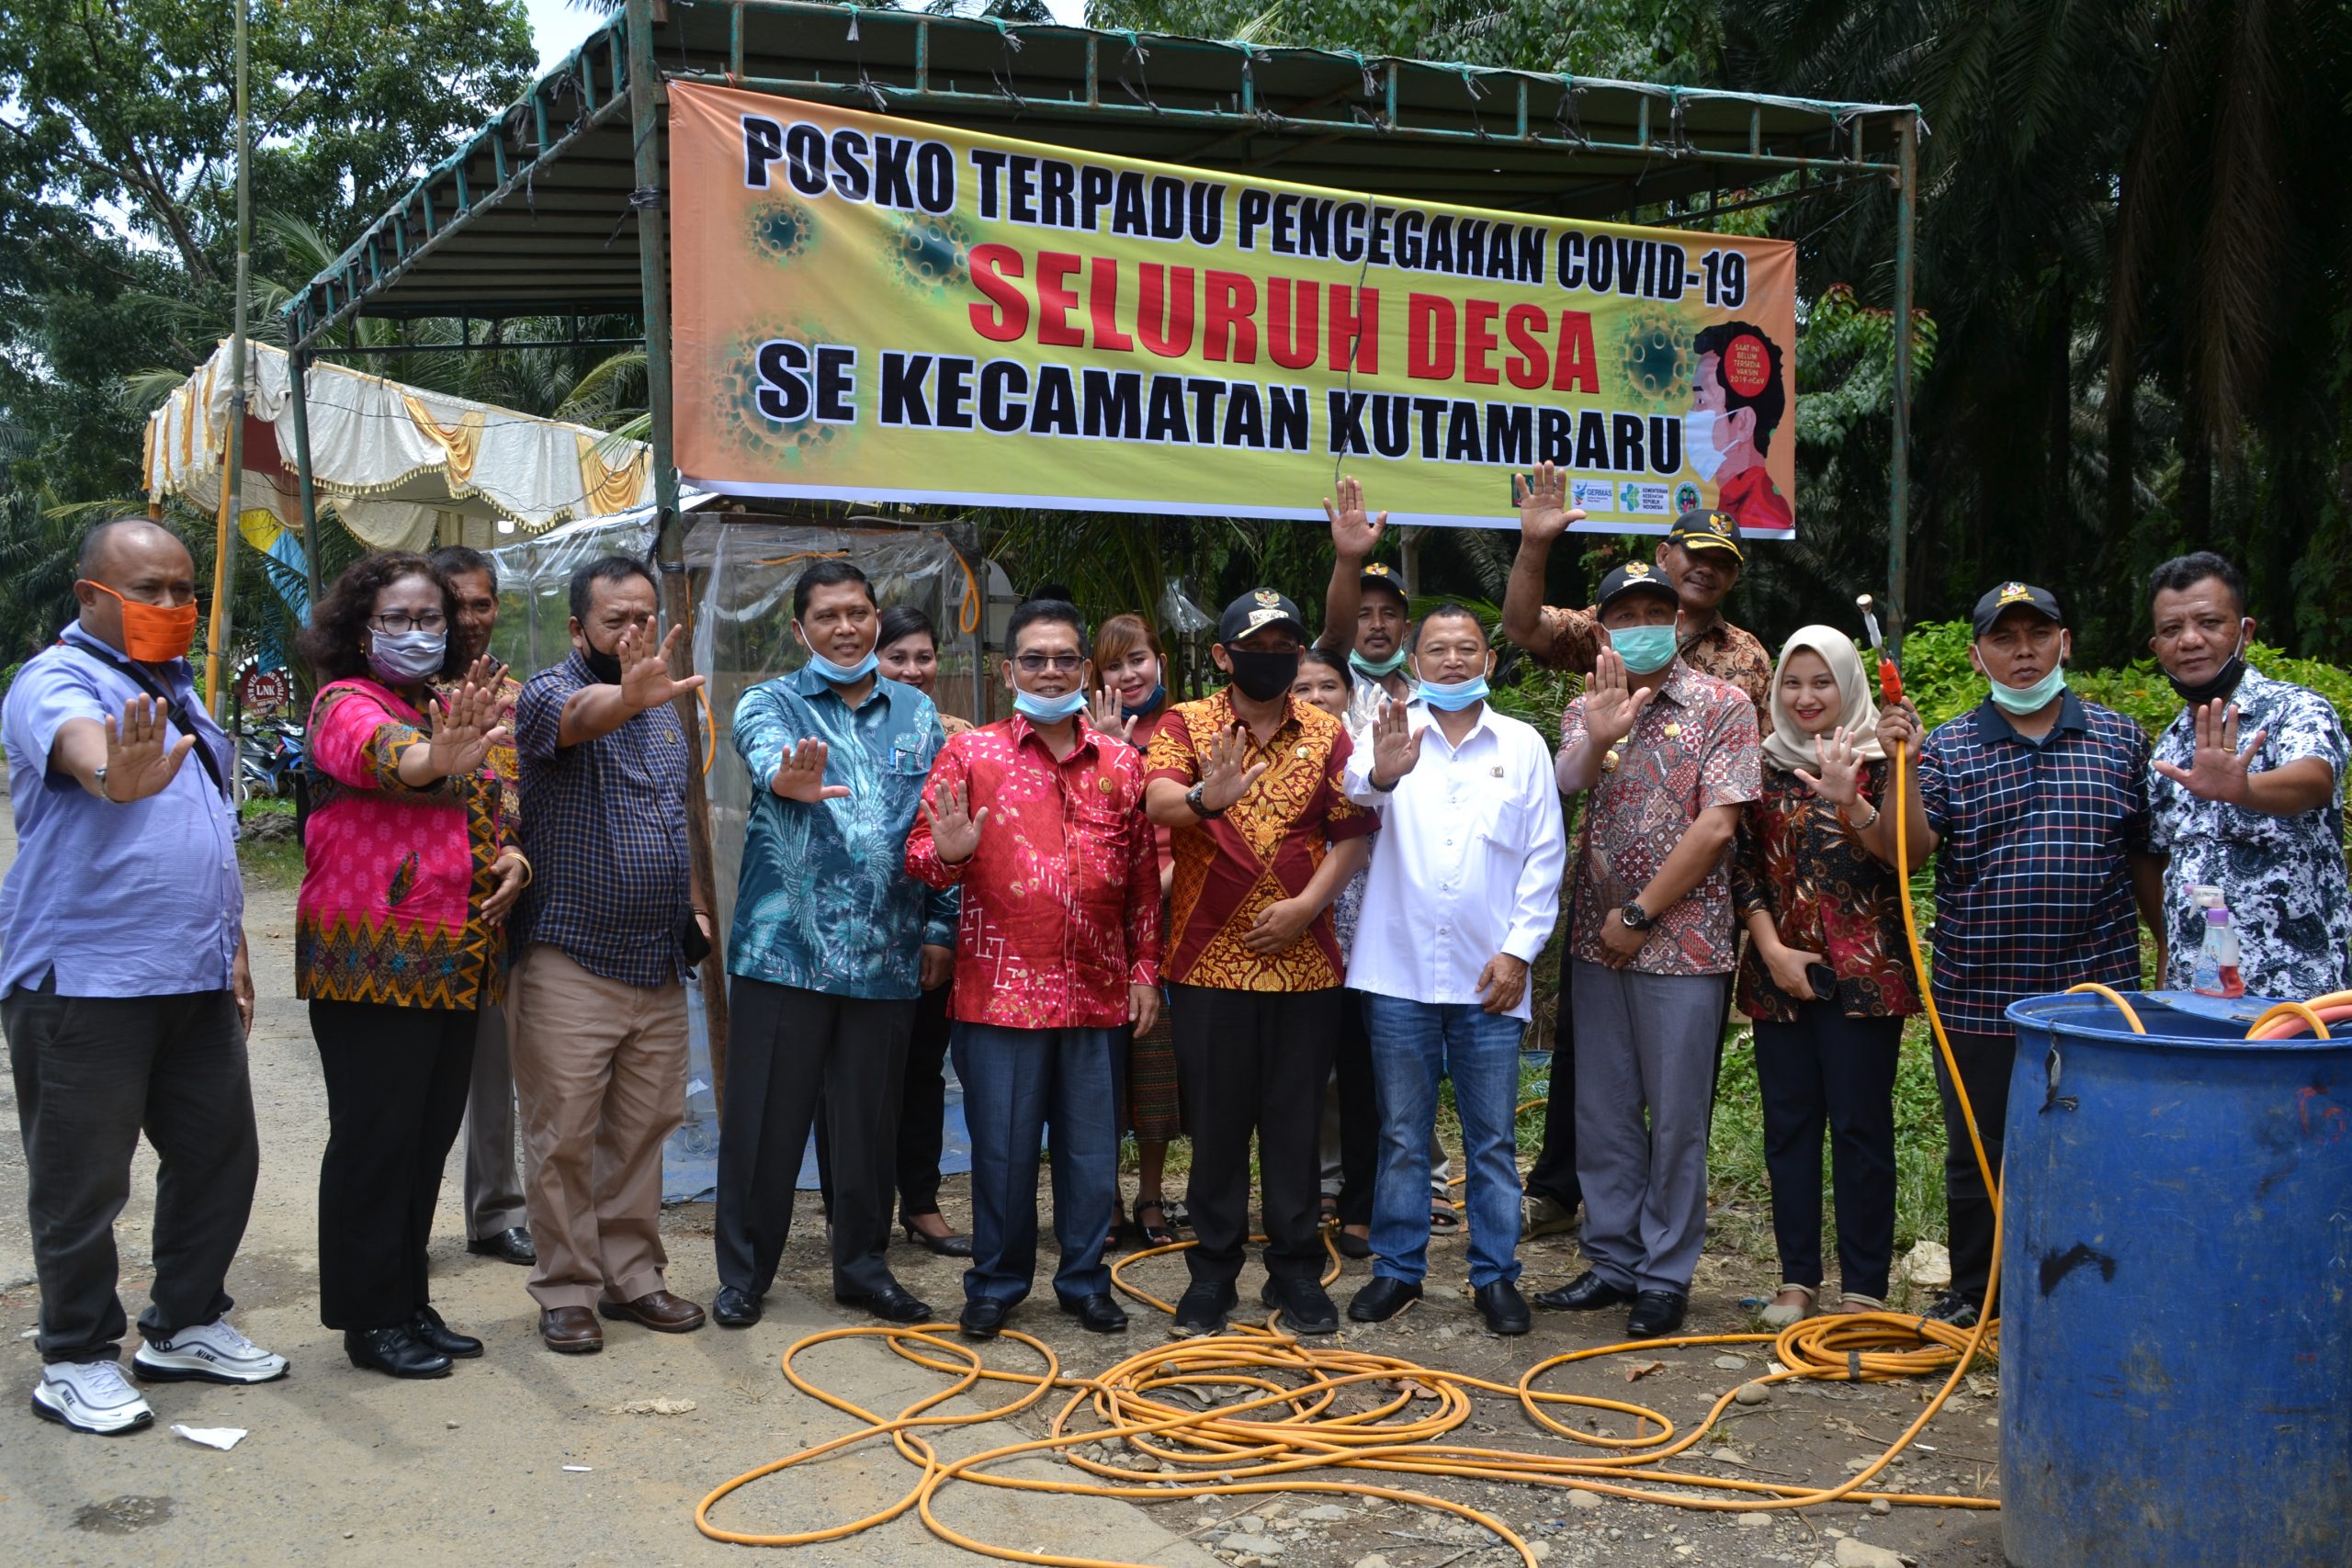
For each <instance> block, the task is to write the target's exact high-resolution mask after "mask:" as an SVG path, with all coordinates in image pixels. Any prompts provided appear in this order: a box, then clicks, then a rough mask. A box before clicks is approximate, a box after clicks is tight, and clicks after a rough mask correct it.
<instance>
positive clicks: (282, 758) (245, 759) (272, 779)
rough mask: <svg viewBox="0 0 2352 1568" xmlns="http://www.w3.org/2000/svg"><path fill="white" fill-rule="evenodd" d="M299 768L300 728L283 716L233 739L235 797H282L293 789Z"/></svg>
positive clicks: (300, 762) (291, 792)
mask: <svg viewBox="0 0 2352 1568" xmlns="http://www.w3.org/2000/svg"><path fill="white" fill-rule="evenodd" d="M301 771H302V728H301V726H300V725H298V724H291V723H288V722H286V721H284V720H274V721H271V722H267V723H263V724H257V725H254V726H253V727H252V728H248V729H247V730H246V731H245V733H244V734H243V737H241V738H240V739H239V740H238V742H237V798H238V799H239V800H241V801H243V800H252V799H254V798H255V797H257V796H262V795H267V796H269V797H271V798H272V799H282V798H284V797H286V796H288V795H292V794H293V793H294V784H295V778H296V776H297V775H298V774H300V773H301Z"/></svg>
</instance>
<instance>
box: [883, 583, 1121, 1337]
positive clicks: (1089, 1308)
mask: <svg viewBox="0 0 2352 1568" xmlns="http://www.w3.org/2000/svg"><path fill="white" fill-rule="evenodd" d="M1005 644H1006V646H1007V647H1008V648H1010V649H1012V656H1011V657H1010V658H1008V659H1007V660H1005V664H1004V680H1005V684H1006V685H1007V686H1008V687H1009V688H1011V690H1012V706H1013V715H1012V717H1011V718H1008V719H1005V720H1004V721H1002V722H1001V723H998V724H991V725H989V726H988V727H986V728H981V729H975V730H970V731H967V733H965V734H962V735H958V736H956V737H955V738H954V739H951V740H949V741H948V742H947V745H946V748H945V749H944V750H942V751H941V752H940V753H939V760H938V761H936V762H935V763H933V766H932V770H931V781H930V784H929V785H928V786H927V787H926V790H925V800H924V804H923V809H922V815H921V816H919V817H917V818H915V824H914V830H913V831H912V833H910V835H909V837H908V840H907V870H908V871H909V872H910V873H911V874H913V875H915V876H917V877H919V878H921V879H922V881H923V882H925V883H927V884H929V885H930V886H933V887H937V888H947V887H960V888H961V889H962V890H963V905H962V911H961V915H960V917H959V921H958V925H957V929H956V981H955V986H956V990H955V995H954V998H953V999H952V1000H951V1001H950V1003H949V1011H950V1014H951V1016H952V1017H953V1018H954V1019H955V1034H954V1045H953V1049H954V1051H955V1053H956V1077H957V1078H958V1079H960V1080H961V1081H962V1083H963V1085H964V1110H965V1113H966V1119H967V1121H968V1122H970V1124H971V1129H972V1267H971V1268H970V1269H967V1271H966V1272H965V1275H964V1312H963V1319H962V1325H963V1330H964V1332H965V1333H966V1334H967V1335H968V1336H970V1337H974V1338H977V1339H987V1338H993V1337H995V1336H996V1335H997V1334H998V1333H999V1332H1000V1331H1001V1329H1002V1328H1003V1326H1004V1321H1005V1319H1006V1317H1007V1316H1008V1315H1009V1314H1011V1313H1012V1309H1013V1307H1014V1306H1015V1305H1017V1304H1018V1303H1020V1302H1021V1301H1022V1299H1023V1297H1025V1296H1027V1295H1028V1293H1029V1288H1030V1285H1031V1284H1032V1282H1033V1281H1034V1280H1035V1272H1036V1263H1037V1145H1038V1142H1039V1140H1040V1138H1041V1137H1042V1136H1043V1135H1044V1134H1045V1129H1046V1124H1047V1123H1048V1122H1050V1123H1051V1124H1052V1126H1053V1161H1054V1234H1055V1236H1056V1238H1057V1240H1058V1241H1059V1242H1060V1243H1061V1265H1060V1267H1059V1268H1058V1269H1057V1270H1056V1271H1055V1274H1054V1295H1055V1297H1056V1299H1057V1300H1058V1301H1059V1303H1061V1309H1062V1311H1064V1312H1066V1313H1069V1314H1070V1315H1072V1316H1074V1317H1076V1318H1077V1319H1078V1320H1079V1322H1080V1325H1082V1326H1084V1327H1086V1328H1089V1329H1091V1330H1092V1331H1094V1332H1095V1333H1098V1334H1115V1333H1118V1332H1120V1331H1121V1330H1123V1329H1125V1327H1126V1325H1127V1314H1125V1312H1123V1311H1121V1310H1120V1309H1119V1305H1118V1303H1116V1302H1115V1301H1114V1300H1113V1299H1112V1296H1111V1271H1110V1270H1109V1269H1107V1268H1105V1267H1104V1266H1103V1242H1104V1238H1105V1237H1106V1236H1107V1235H1109V1234H1110V1231H1111V1227H1112V1224H1113V1221H1114V1218H1115V1217H1116V1213H1117V1209H1118V1201H1119V1122H1120V1115H1119V1112H1120V1108H1121V1098H1122V1097H1121V1095H1120V1093H1119V1079H1118V1063H1119V1055H1120V1051H1121V1048H1122V1045H1123V1043H1124V1035H1125V1030H1126V1029H1127V1028H1128V1026H1130V1025H1132V1026H1134V1027H1135V1028H1136V1029H1137V1030H1139V1031H1141V1030H1148V1029H1149V1028H1150V1027H1151V1024H1152V1021H1153V1019H1154V1018H1156V1017H1157V1016H1158V1014H1159V851H1158V849H1157V847H1156V846H1155V843H1154V840H1153V837H1152V831H1151V823H1150V821H1149V819H1148V818H1146V817H1145V815H1144V810H1143V794H1144V769H1143V757H1142V755H1141V754H1140V753H1139V752H1137V751H1136V750H1135V749H1134V748H1132V747H1129V746H1125V745H1122V744H1116V743H1114V741H1113V740H1112V739H1109V738H1107V737H1105V736H1104V735H1103V733H1102V732H1101V731H1100V730H1098V729H1096V728H1093V726H1091V724H1089V723H1088V722H1087V714H1086V694H1087V689H1088V687H1089V686H1090V685H1091V684H1092V682H1091V679H1090V678H1089V674H1088V671H1087V668H1086V655H1085V654H1084V653H1083V652H1082V651H1081V649H1084V648H1085V646H1086V625H1085V622H1084V621H1083V620H1082V619H1081V618H1080V615H1079V613H1078V611H1077V609H1076V608H1075V607H1074V606H1072V605H1070V604H1068V603H1066V602H1064V601H1061V600H1057V599H1032V600H1030V601H1029V602H1028V603H1027V604H1023V605H1022V606H1021V607H1020V608H1018V609H1016V610H1014V611H1013V612H1012V623H1011V625H1010V626H1009V627H1008V628H1007V630H1006V633H1005Z"/></svg>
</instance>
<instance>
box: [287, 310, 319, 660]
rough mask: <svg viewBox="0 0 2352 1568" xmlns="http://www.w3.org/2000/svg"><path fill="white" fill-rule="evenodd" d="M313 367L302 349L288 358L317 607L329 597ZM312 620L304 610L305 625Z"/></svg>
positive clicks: (306, 553)
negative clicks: (314, 442) (314, 461)
mask: <svg viewBox="0 0 2352 1568" xmlns="http://www.w3.org/2000/svg"><path fill="white" fill-rule="evenodd" d="M310 364H311V356H310V355H309V354H307V353H305V352H304V351H303V350H301V349H299V348H298V349H296V350H294V351H293V352H292V353H291V354H288V355H287V356H286V378H287V381H288V390H290V391H291V393H292V394H293V398H294V488H295V493H296V494H297V496H299V497H300V501H301V505H302V570H303V575H304V576H305V577H306V578H308V579H309V586H310V590H311V604H317V603H318V602H319V601H320V600H322V599H323V598H325V597H326V585H325V583H324V582H323V581H322V580H321V577H320V573H321V572H322V571H323V570H325V569H324V568H323V567H322V566H321V565H320V562H319V498H318V492H317V488H316V486H315V484H314V483H313V480H312V477H311V390H310V382H309V379H308V377H309V371H310ZM310 619H311V616H310V613H309V612H308V611H307V610H306V611H304V612H303V615H302V620H303V623H304V624H305V625H308V624H309V622H310Z"/></svg>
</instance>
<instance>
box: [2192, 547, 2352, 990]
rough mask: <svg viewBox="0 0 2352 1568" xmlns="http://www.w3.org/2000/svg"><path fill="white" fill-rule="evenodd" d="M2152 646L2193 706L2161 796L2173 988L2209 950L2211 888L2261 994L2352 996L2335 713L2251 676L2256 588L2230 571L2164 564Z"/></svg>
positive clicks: (2298, 692)
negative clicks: (2252, 593)
mask: <svg viewBox="0 0 2352 1568" xmlns="http://www.w3.org/2000/svg"><path fill="white" fill-rule="evenodd" d="M2148 601H2149V604H2148V608H2149V614H2150V618H2151V619H2152V620H2154V623H2155V636H2154V637H2150V638H2149V639H2148V646H2149V647H2150V648H2151V649H2154V650H2155V655H2156V662H2157V663H2159V664H2161V665H2163V666H2164V671H2165V677H2166V678H2167V679H2169V680H2170V681H2171V682H2172V684H2173V690H2175V691H2177V692H2178V693H2179V694H2180V696H2181V700H2182V701H2183V702H2185V703H2187V704H2188V706H2187V707H2185V708H2183V709H2182V710H2181V712H2180V716H2178V717H2177V718H2175V719H2174V720H2173V721H2172V724H2171V725H2170V726H2169V727H2168V728H2166V729H2165V732H2164V734H2163V735H2161V736H2159V737H2158V738H2157V739H2156V747H2155V758H2154V764H2153V765H2154V769H2155V772H2156V774H2157V776H2156V777H2155V778H2154V779H2152V780H2151V781H2149V785H2148V795H2149V806H2150V808H2151V809H2152V811H2153V812H2154V818H2155V847H2156V848H2157V849H2159V850H2164V851H2167V852H2170V854H2171V857H2172V859H2171V865H2170V867H2169V869H2168V871H2167V874H2166V875H2165V929H2166V934H2167V935H2168V936H2169V937H2170V939H2171V940H2170V941H2169V942H2167V943H2166V950H2167V951H2168V952H2169V953H2170V954H2171V957H2172V962H2171V963H2170V964H2169V965H2167V967H2166V968H2165V976H2164V984H2165V986H2166V987H2170V988H2172V989H2176V990H2185V989H2187V988H2188V984H2189V976H2190V972H2191V971H2192V970H2193V969H2194V968H2195V967H2196V964H2197V953H2198V949H2199V947H2200V946H2201V945H2202V944H2203V943H2204V941H2205V911H2204V909H2203V908H2200V907H2199V904H2198V902H2197V898H2196V897H2195V889H2196V888H2198V887H2199V886H2210V887H2217V888H2219V889H2221V893H2222V904H2223V905H2224V906H2225V907H2226V908H2228V909H2229V911H2230V923H2231V925H2232V926H2233V928H2234V929H2235V930H2236V931H2237V933H2238V973H2239V975H2240V976H2242V977H2243V978H2244V979H2245V988H2246V989H2247V990H2248V991H2250V992H2252V993H2253V994H2255V995H2256V996H2261V997H2286V998H2294V999H2296V1000H2302V999H2306V998H2312V997H2317V996H2324V995H2326V994H2327V993H2328V992H2330V991H2340V990H2343V989H2345V988H2346V987H2352V886H2347V884H2346V878H2345V872H2344V807H2343V801H2342V795H2343V787H2344V764H2345V760H2346V743H2345V735H2344V726H2343V724H2342V722H2341V721H2339V720H2338V719H2337V717H2336V715H2335V708H2334V707H2333V706H2331V705H2329V703H2328V701H2327V699H2326V698H2325V697H2323V696H2321V695H2320V694H2318V693H2317V692H2314V691H2312V690H2310V689H2309V688H2307V687H2303V686H2298V685H2295V684H2293V683H2292V682H2287V681H2274V680H2272V679H2271V678H2270V677H2269V676H2267V675H2265V674H2264V673H2263V672H2262V671H2259V670H2256V669H2254V668H2252V667H2251V666H2249V665H2248V664H2247V663H2246V661H2245V650H2246V648H2247V645H2249V644H2250V643H2252V642H2253V641H2254V622H2253V620H2252V619H2251V618H2250V617H2248V616H2247V615H2246V613H2245V579H2244V578H2243V577H2241V576H2240V575H2239V574H2238V569H2237V568H2236V567H2235V566H2233V565H2232V564H2231V563H2230V562H2229V561H2227V560H2225V559H2223V558H2222V557H2220V556H2217V555H2213V554H2211V553H2210V552H2206V551H2200V552H2199V553H2198V554H2196V555H2189V556H2182V557H2180V558H2178V559H2177V560H2168V561H2166V562H2165V564H2164V565H2162V566H2160V567H2158V568H2156V570H2155V572H2154V575H2153V576H2151V577H2150V578H2149V579H2148ZM2241 738H2243V745H2241Z"/></svg>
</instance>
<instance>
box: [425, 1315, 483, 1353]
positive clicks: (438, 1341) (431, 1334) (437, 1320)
mask: <svg viewBox="0 0 2352 1568" xmlns="http://www.w3.org/2000/svg"><path fill="white" fill-rule="evenodd" d="M408 1337H410V1338H412V1339H413V1340H415V1341H416V1342H417V1343H418V1344H420V1345H424V1346H426V1347H428V1348H432V1349H435V1350H438V1351H440V1352H441V1353H442V1354H443V1355H445V1356H461V1357H470V1356H479V1355H481V1340H479V1339H477V1338H475V1337H473V1336H472V1335H470V1334H460V1333H458V1331H457V1330H456V1329H454V1328H452V1327H450V1326H449V1325H447V1324H446V1323H444V1322H442V1321H441V1314H439V1313H437V1312H435V1311H434V1310H433V1309H432V1308H431V1307H429V1306H421V1307H419V1308H417V1309H416V1315H415V1316H414V1317H413V1318H411V1319H409V1324H408Z"/></svg>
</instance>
